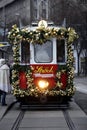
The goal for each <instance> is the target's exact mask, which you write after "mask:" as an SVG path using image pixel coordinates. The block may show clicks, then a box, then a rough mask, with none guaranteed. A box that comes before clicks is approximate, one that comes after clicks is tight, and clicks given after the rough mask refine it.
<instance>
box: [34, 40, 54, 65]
mask: <svg viewBox="0 0 87 130" xmlns="http://www.w3.org/2000/svg"><path fill="white" fill-rule="evenodd" d="M34 52H35V53H34V54H35V55H34V56H35V57H34V58H35V62H40V63H44V62H51V61H52V58H53V55H52V41H47V42H46V43H45V44H43V45H38V44H35V46H34Z"/></svg>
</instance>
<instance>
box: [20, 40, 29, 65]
mask: <svg viewBox="0 0 87 130" xmlns="http://www.w3.org/2000/svg"><path fill="white" fill-rule="evenodd" d="M21 63H30V44H29V43H28V42H24V41H23V42H22V43H21Z"/></svg>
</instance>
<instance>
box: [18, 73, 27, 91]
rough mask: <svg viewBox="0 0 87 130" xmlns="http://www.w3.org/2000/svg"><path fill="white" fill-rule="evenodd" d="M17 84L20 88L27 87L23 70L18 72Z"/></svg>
mask: <svg viewBox="0 0 87 130" xmlns="http://www.w3.org/2000/svg"><path fill="white" fill-rule="evenodd" d="M19 86H20V88H21V89H26V88H27V78H26V74H25V72H20V73H19Z"/></svg>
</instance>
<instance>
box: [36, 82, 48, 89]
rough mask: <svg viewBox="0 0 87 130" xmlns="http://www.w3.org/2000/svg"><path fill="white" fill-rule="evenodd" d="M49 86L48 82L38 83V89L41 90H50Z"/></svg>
mask: <svg viewBox="0 0 87 130" xmlns="http://www.w3.org/2000/svg"><path fill="white" fill-rule="evenodd" d="M48 86H49V82H48V81H46V80H40V81H38V87H39V88H40V89H46V88H48Z"/></svg>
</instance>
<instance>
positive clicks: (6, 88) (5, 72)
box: [0, 59, 11, 106]
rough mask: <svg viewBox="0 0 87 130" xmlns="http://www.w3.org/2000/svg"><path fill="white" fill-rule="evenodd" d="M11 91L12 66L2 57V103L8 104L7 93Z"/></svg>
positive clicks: (0, 76) (0, 66) (0, 88)
mask: <svg viewBox="0 0 87 130" xmlns="http://www.w3.org/2000/svg"><path fill="white" fill-rule="evenodd" d="M10 91H11V87H10V68H9V67H8V65H7V64H6V61H5V59H0V99H1V105H2V106H6V105H7V104H6V94H7V93H8V92H10Z"/></svg>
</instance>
